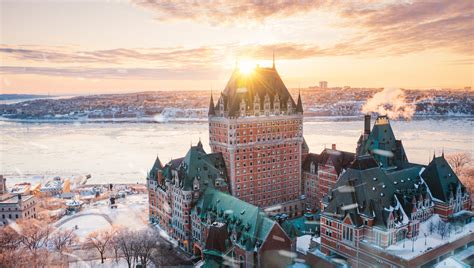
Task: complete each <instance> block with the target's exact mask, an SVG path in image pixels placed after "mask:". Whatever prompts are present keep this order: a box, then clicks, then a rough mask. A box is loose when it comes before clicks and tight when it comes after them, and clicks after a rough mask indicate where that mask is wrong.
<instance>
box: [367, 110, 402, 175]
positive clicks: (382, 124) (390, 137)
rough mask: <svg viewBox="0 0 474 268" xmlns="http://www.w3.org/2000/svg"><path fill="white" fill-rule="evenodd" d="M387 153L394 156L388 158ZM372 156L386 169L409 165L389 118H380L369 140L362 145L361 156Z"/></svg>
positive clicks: (376, 121)
mask: <svg viewBox="0 0 474 268" xmlns="http://www.w3.org/2000/svg"><path fill="white" fill-rule="evenodd" d="M386 152H389V153H391V154H393V156H387V155H386V154H384V153H386ZM364 154H371V155H372V156H373V157H374V158H375V160H377V162H378V163H379V164H380V165H381V166H382V167H384V168H388V167H395V166H396V167H398V168H403V167H405V166H406V164H408V159H407V156H406V154H405V149H404V148H403V145H402V142H401V141H400V140H397V139H396V138H395V135H394V134H393V130H392V126H391V125H390V121H389V119H388V117H387V116H379V117H377V119H376V120H375V124H374V127H373V128H372V131H371V132H370V134H369V136H368V138H367V140H366V141H365V143H364V144H362V146H361V149H360V152H359V155H364Z"/></svg>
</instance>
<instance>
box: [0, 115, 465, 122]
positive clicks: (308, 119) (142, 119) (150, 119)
mask: <svg viewBox="0 0 474 268" xmlns="http://www.w3.org/2000/svg"><path fill="white" fill-rule="evenodd" d="M362 116H363V115H362V114H361V115H344V116H336V115H327V116H305V117H304V121H305V122H313V121H327V120H332V121H354V120H360V118H361V117H362ZM469 118H474V115H467V114H459V115H415V116H413V118H411V119H410V120H407V119H396V120H397V121H411V120H430V119H433V120H444V119H469ZM207 121H208V119H207V117H203V118H156V117H140V118H78V119H73V118H58V119H16V118H6V117H2V116H0V122H12V123H26V124H30V123H31V124H55V123H58V124H61V123H62V124H65V123H68V124H76V123H80V124H94V123H112V124H120V123H154V124H167V123H183V124H186V123H206V122H207Z"/></svg>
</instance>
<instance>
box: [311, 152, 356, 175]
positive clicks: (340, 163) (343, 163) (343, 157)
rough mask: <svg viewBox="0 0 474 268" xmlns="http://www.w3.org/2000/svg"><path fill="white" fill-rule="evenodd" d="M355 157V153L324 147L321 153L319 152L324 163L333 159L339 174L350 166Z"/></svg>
mask: <svg viewBox="0 0 474 268" xmlns="http://www.w3.org/2000/svg"><path fill="white" fill-rule="evenodd" d="M354 158H355V154H354V153H351V152H345V151H339V150H332V149H324V150H323V151H322V152H321V154H319V161H320V163H321V164H322V165H325V164H327V162H328V160H331V162H332V164H333V165H334V168H335V169H336V172H337V175H339V174H341V172H342V170H343V169H346V168H348V167H349V165H350V163H351V162H352V161H354Z"/></svg>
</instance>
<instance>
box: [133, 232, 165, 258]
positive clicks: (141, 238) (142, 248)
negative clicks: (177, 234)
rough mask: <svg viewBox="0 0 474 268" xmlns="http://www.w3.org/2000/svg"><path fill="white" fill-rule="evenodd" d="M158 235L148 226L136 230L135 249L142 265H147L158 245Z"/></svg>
mask: <svg viewBox="0 0 474 268" xmlns="http://www.w3.org/2000/svg"><path fill="white" fill-rule="evenodd" d="M158 237H159V234H157V233H156V231H155V230H152V229H148V228H147V229H143V230H140V231H137V232H136V238H137V240H136V242H137V243H136V244H135V250H136V255H137V256H138V258H139V259H140V263H141V265H142V267H147V265H148V262H149V261H150V259H151V257H152V255H153V253H154V252H155V251H156V248H157V247H159V246H160V243H159V240H158Z"/></svg>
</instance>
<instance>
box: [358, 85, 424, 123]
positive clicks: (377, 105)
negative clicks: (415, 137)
mask: <svg viewBox="0 0 474 268" xmlns="http://www.w3.org/2000/svg"><path fill="white" fill-rule="evenodd" d="M415 110H416V107H415V104H413V103H407V102H406V98H405V92H404V91H403V90H402V89H400V88H384V90H382V91H381V92H378V93H376V94H375V95H374V96H373V97H372V98H371V99H369V100H368V101H367V102H366V103H365V104H364V106H363V107H362V112H363V113H378V114H379V115H387V116H388V117H389V118H390V119H397V118H404V119H411V118H412V117H413V115H414V114H415Z"/></svg>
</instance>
